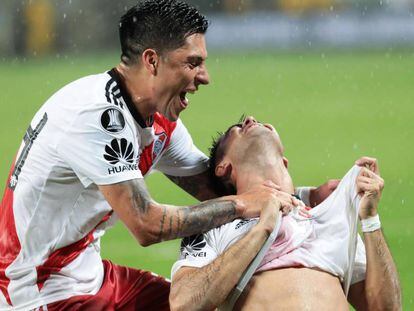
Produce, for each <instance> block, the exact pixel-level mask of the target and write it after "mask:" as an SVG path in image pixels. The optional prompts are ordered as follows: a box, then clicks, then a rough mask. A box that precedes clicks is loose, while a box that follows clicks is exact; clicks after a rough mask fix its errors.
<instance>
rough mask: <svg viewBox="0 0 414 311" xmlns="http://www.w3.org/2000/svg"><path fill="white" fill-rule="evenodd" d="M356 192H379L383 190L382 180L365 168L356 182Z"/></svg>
mask: <svg viewBox="0 0 414 311" xmlns="http://www.w3.org/2000/svg"><path fill="white" fill-rule="evenodd" d="M356 183H357V188H358V192H366V191H369V192H372V191H375V192H381V191H382V189H384V179H382V178H381V177H380V176H378V175H376V174H375V173H373V172H371V171H370V170H368V169H366V168H362V169H361V172H360V173H359V175H358V177H357V180H356Z"/></svg>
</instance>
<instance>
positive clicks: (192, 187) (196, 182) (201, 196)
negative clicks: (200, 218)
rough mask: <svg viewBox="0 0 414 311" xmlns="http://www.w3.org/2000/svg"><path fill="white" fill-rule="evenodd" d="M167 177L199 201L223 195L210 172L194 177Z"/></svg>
mask: <svg viewBox="0 0 414 311" xmlns="http://www.w3.org/2000/svg"><path fill="white" fill-rule="evenodd" d="M165 176H167V177H168V179H170V180H171V181H172V182H173V183H175V184H176V185H177V186H179V187H180V188H181V189H183V190H184V191H186V192H187V193H188V194H190V195H192V196H193V197H194V198H196V199H197V200H199V201H205V200H211V199H215V198H217V197H219V196H222V195H223V194H222V193H220V192H219V191H218V190H217V189H216V187H215V185H214V184H213V183H212V180H211V178H210V176H209V172H208V171H206V172H203V173H201V174H198V175H194V176H184V177H180V176H171V175H165Z"/></svg>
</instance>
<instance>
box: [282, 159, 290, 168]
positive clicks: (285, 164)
mask: <svg viewBox="0 0 414 311" xmlns="http://www.w3.org/2000/svg"><path fill="white" fill-rule="evenodd" d="M283 165H284V166H285V167H286V168H288V165H289V160H288V159H287V158H286V157H283Z"/></svg>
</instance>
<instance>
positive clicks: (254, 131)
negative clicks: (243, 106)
mask: <svg viewBox="0 0 414 311" xmlns="http://www.w3.org/2000/svg"><path fill="white" fill-rule="evenodd" d="M223 143H224V148H225V154H226V156H227V157H229V159H230V160H231V162H232V163H233V164H235V163H238V162H240V161H242V162H243V165H246V160H247V159H249V158H252V157H250V155H252V154H255V155H258V154H260V155H262V156H264V157H267V156H268V157H275V152H277V153H278V154H280V155H283V145H282V142H281V141H280V138H279V135H278V133H277V132H276V130H275V129H274V127H273V126H272V125H270V124H262V123H259V122H257V121H256V120H255V119H254V118H253V117H251V116H249V117H247V118H246V119H245V120H244V121H243V122H241V123H239V124H235V125H233V126H232V127H230V128H229V129H228V130H227V132H226V134H225V138H224V141H223ZM253 164H254V163H253Z"/></svg>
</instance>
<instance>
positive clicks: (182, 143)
mask: <svg viewBox="0 0 414 311" xmlns="http://www.w3.org/2000/svg"><path fill="white" fill-rule="evenodd" d="M207 165H208V158H207V156H206V155H205V154H204V153H202V152H201V151H200V150H199V149H198V148H197V147H196V146H195V145H194V143H193V140H192V139H191V136H190V134H189V133H188V131H187V129H186V127H185V126H184V124H183V123H182V122H181V120H180V119H178V120H177V126H176V128H175V130H174V132H173V134H172V136H171V140H170V144H169V146H168V148H167V150H166V151H165V153H164V154H163V155H162V157H161V159H160V160H159V161H158V163H157V164H156V166H155V168H156V169H157V170H158V171H161V172H163V173H164V174H167V175H171V176H192V175H196V174H199V173H202V172H204V171H206V170H207Z"/></svg>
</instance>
